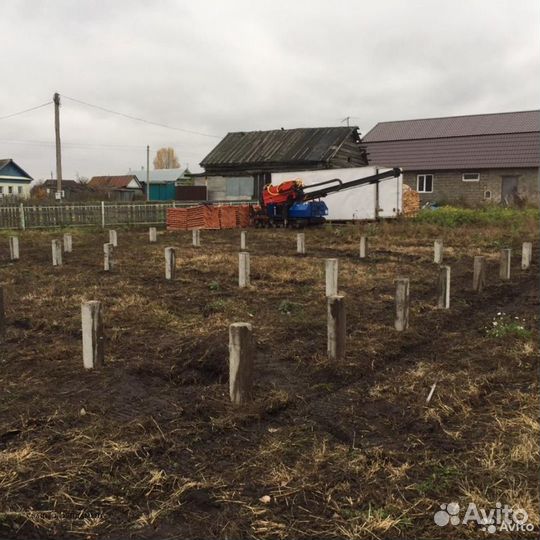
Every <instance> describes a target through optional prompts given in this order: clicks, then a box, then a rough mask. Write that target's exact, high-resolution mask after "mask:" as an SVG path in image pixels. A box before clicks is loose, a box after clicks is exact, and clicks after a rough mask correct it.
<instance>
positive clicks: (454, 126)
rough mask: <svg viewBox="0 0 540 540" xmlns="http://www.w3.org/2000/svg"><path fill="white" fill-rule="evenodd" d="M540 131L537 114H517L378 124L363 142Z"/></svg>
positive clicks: (539, 117)
mask: <svg viewBox="0 0 540 540" xmlns="http://www.w3.org/2000/svg"><path fill="white" fill-rule="evenodd" d="M532 131H540V111H538V110H535V111H518V112H506V113H493V114H474V115H469V116H449V117H445V118H423V119H419V120H398V121H395V122H380V123H378V124H377V125H376V126H375V127H374V128H373V129H372V130H371V131H370V132H369V133H367V134H366V136H365V137H364V138H363V140H364V142H378V141H403V140H411V139H432V138H440V137H468V136H473V135H497V134H503V133H526V132H532Z"/></svg>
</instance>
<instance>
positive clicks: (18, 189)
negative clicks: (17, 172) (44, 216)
mask: <svg viewBox="0 0 540 540" xmlns="http://www.w3.org/2000/svg"><path fill="white" fill-rule="evenodd" d="M17 192H18V193H19V195H22V186H19V187H17Z"/></svg>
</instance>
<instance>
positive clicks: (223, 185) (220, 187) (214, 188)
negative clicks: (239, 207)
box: [193, 175, 254, 201]
mask: <svg viewBox="0 0 540 540" xmlns="http://www.w3.org/2000/svg"><path fill="white" fill-rule="evenodd" d="M193 180H194V182H193V184H194V185H195V186H206V187H207V193H208V200H209V201H251V200H253V198H254V182H253V176H210V175H209V176H203V177H195V178H194V179H193Z"/></svg>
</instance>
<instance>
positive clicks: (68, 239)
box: [64, 233, 73, 253]
mask: <svg viewBox="0 0 540 540" xmlns="http://www.w3.org/2000/svg"><path fill="white" fill-rule="evenodd" d="M72 248H73V237H72V236H71V234H67V233H66V234H64V253H71V250H72Z"/></svg>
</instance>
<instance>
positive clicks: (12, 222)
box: [0, 201, 249, 230]
mask: <svg viewBox="0 0 540 540" xmlns="http://www.w3.org/2000/svg"><path fill="white" fill-rule="evenodd" d="M247 202H249V201H247ZM215 203H218V201H215ZM196 204H200V203H193V202H178V201H175V202H166V203H124V204H113V203H106V202H95V203H91V204H65V203H64V204H56V205H47V206H43V205H25V204H19V205H13V206H0V229H23V230H24V229H40V228H48V227H87V226H94V227H106V226H110V225H127V226H129V225H165V222H166V216H167V208H174V207H181V206H194V205H196ZM219 204H246V201H223V202H219Z"/></svg>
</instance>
